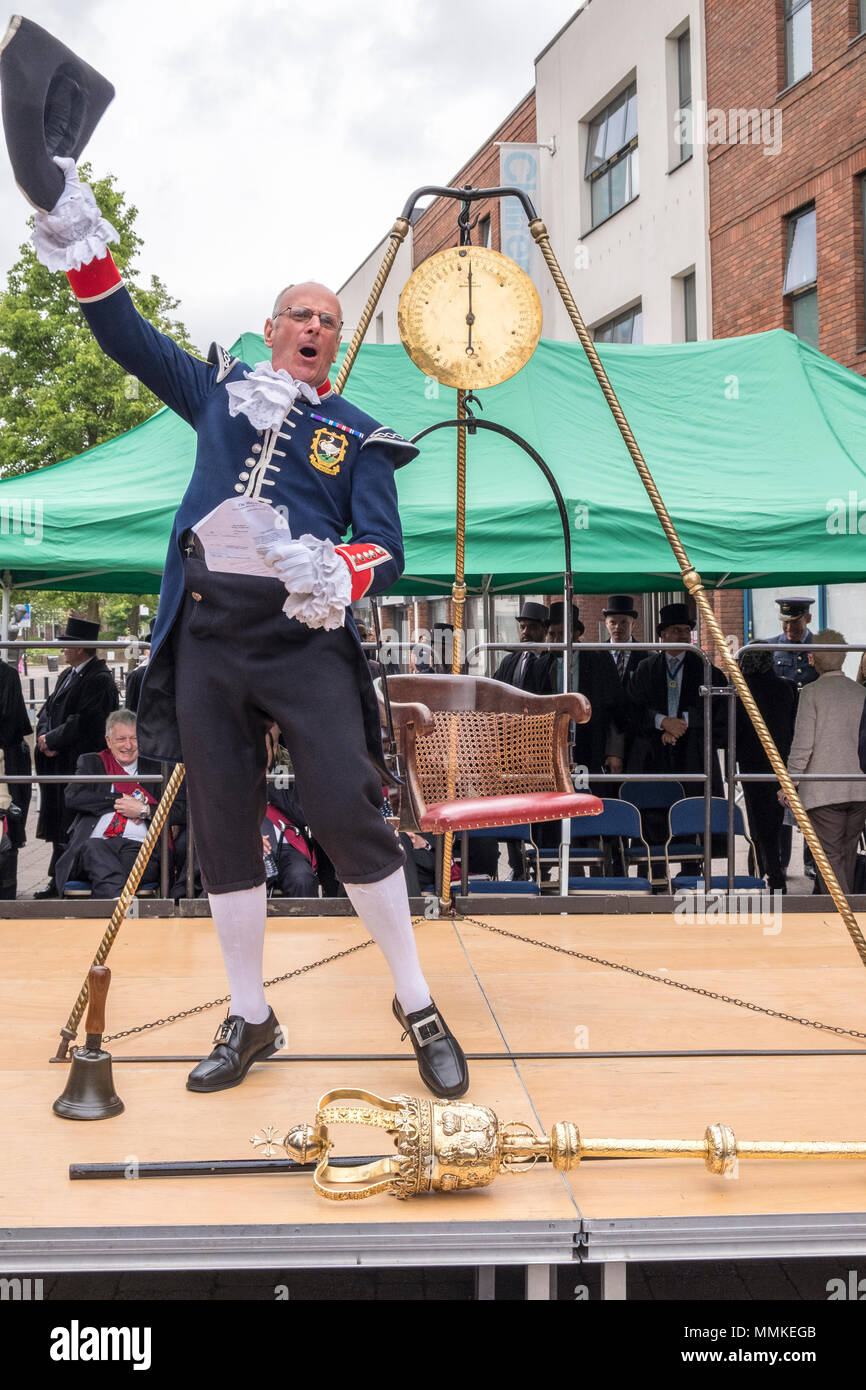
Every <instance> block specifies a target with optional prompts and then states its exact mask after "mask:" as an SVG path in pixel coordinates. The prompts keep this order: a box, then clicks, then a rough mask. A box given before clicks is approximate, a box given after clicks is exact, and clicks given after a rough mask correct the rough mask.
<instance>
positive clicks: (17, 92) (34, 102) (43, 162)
mask: <svg viewBox="0 0 866 1390" xmlns="http://www.w3.org/2000/svg"><path fill="white" fill-rule="evenodd" d="M0 89H2V97H3V129H4V132H5V134H6V148H7V149H8V151H9V158H10V160H11V162H12V170H13V172H14V174H15V181H16V183H17V184H18V187H19V188H20V189H21V192H22V193H23V194H24V196H25V197H26V198H28V199H29V201H30V202H31V203H32V204H33V206H34V207H36V208H39V209H40V210H41V211H42V212H51V210H52V208H53V207H54V206H55V204H56V203H57V200H58V198H59V197H60V195H61V193H62V192H63V188H64V178H63V173H62V171H61V170H60V169H58V167H57V165H56V164H55V163H54V159H53V156H54V155H65V156H68V157H69V158H71V159H75V160H77V159H78V157H79V155H80V154H81V152H82V150H83V149H84V147H85V145H86V144H87V142H88V140H89V139H90V137H91V135H92V134H93V132H94V130H95V129H96V126H97V124H98V122H99V118H100V116H101V115H102V113H103V112H104V110H105V108H106V107H107V106H108V104H109V102H110V101H111V99H112V97H113V96H114V88H113V87H112V85H111V83H110V82H107V81H106V79H105V78H104V77H102V76H100V74H99V73H98V72H97V71H96V69H95V68H92V67H90V65H89V64H88V63H85V62H83V61H82V59H81V58H78V57H76V55H75V54H74V53H73V52H72V50H71V49H69V48H67V47H66V45H65V44H62V43H61V42H60V40H59V39H56V38H55V37H54V35H53V34H49V33H48V32H47V31H46V30H45V29H42V28H40V26H39V25H38V24H34V23H33V22H32V20H29V19H24V18H23V16H22V15H18V14H16V15H13V16H12V19H11V20H10V23H9V28H8V29H7V30H6V34H5V36H4V38H3V39H2V40H0Z"/></svg>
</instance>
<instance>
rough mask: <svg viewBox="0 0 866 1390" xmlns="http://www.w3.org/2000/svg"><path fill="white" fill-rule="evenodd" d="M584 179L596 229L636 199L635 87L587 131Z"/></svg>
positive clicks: (597, 118)
mask: <svg viewBox="0 0 866 1390" xmlns="http://www.w3.org/2000/svg"><path fill="white" fill-rule="evenodd" d="M585 176H586V178H587V179H588V180H589V185H590V190H591V195H592V225H593V227H597V226H598V224H599V223H600V222H604V221H605V220H606V219H607V218H608V217H612V216H613V214H614V213H615V212H618V211H619V209H620V208H621V207H625V205H626V203H630V202H631V201H632V199H633V198H636V197H637V195H638V192H639V191H640V190H639V186H638V158H637V86H636V84H635V83H634V82H633V83H632V84H631V86H630V87H626V89H625V91H624V92H620V94H619V96H618V97H615V98H614V100H613V101H612V102H611V103H610V104H609V105H608V106H606V107H605V109H604V110H603V111H602V112H601V113H600V114H599V115H598V116H596V117H595V119H594V120H593V121H592V122H591V123H590V127H589V141H588V144H587V149H586V175H585Z"/></svg>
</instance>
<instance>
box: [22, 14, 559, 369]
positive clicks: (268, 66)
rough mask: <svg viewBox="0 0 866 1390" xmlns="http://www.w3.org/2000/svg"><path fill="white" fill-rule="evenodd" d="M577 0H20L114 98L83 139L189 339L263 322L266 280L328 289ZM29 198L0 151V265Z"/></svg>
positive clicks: (473, 144) (483, 126)
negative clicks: (143, 1) (110, 179)
mask: <svg viewBox="0 0 866 1390" xmlns="http://www.w3.org/2000/svg"><path fill="white" fill-rule="evenodd" d="M575 8H577V5H576V3H575V0H535V3H534V4H533V5H532V6H530V7H527V6H525V5H524V4H523V3H520V0H499V3H496V0H468V3H467V0H399V3H396V4H385V3H382V0H351V2H350V0H331V3H329V4H328V5H327V6H320V7H313V6H310V7H308V8H307V9H301V8H300V7H298V6H296V5H294V4H292V5H288V4H286V3H284V0H244V3H243V4H242V5H240V6H239V5H237V4H235V3H234V0H209V3H206V2H205V0H183V4H178V3H171V4H170V3H169V0H150V3H148V4H147V5H146V6H142V5H140V4H139V3H137V2H136V3H133V2H132V0H113V3H108V0H89V2H88V0H79V3H77V4H76V5H75V7H74V10H71V8H70V7H69V6H68V5H66V4H61V3H59V2H57V0H47V3H42V2H41V0H32V3H30V4H29V6H28V16H29V17H30V18H32V19H34V20H35V21H36V22H37V23H39V24H42V25H43V26H44V27H45V28H47V29H49V30H51V31H52V32H53V33H56V34H57V35H58V37H60V38H62V39H63V41H64V42H66V43H68V44H69V46H70V47H71V48H73V49H75V50H76V51H77V52H79V53H81V55H82V56H83V57H85V58H87V60H88V61H90V62H92V63H93V64H94V66H96V67H97V68H99V70H100V71H101V72H103V73H104V74H105V75H106V76H107V77H109V78H110V79H111V81H112V82H113V83H114V84H115V87H116V88H117V96H116V98H115V101H114V102H113V104H112V106H111V107H110V108H109V110H108V112H106V115H105V116H104V118H103V120H102V122H101V124H100V126H99V128H98V129H97V131H96V133H95V135H94V137H93V139H92V141H91V143H90V146H89V147H88V150H87V158H88V159H89V160H90V161H91V163H92V165H93V168H94V171H95V173H96V174H97V175H99V174H102V173H103V172H107V171H111V172H112V173H113V174H115V176H116V177H117V180H118V184H119V186H120V188H121V189H123V190H124V192H125V193H126V195H127V197H128V198H129V199H130V201H132V202H134V203H135V204H136V206H137V207H138V209H139V221H138V230H139V233H140V235H141V236H142V237H143V239H144V248H143V252H142V256H141V265H142V268H143V269H144V271H145V272H147V273H150V272H151V271H152V272H155V273H157V274H159V275H160V276H161V278H162V279H163V280H164V281H165V283H166V285H167V286H168V289H169V291H170V292H171V293H172V294H173V295H175V296H176V297H178V298H179V299H180V300H181V307H180V309H179V311H178V312H179V314H180V315H181V317H183V319H184V321H185V322H186V325H187V328H188V329H189V331H190V333H191V335H192V337H193V339H194V340H195V341H197V342H198V343H199V345H200V346H203V347H206V346H207V343H208V342H209V341H210V340H211V339H212V338H217V339H218V340H220V341H222V342H226V343H228V342H231V341H232V340H233V339H234V338H235V337H236V336H237V335H238V334H239V333H240V332H242V331H243V330H245V329H251V328H252V329H257V328H260V326H261V324H262V322H263V320H264V317H265V315H266V314H267V312H268V308H269V305H270V302H271V300H272V298H273V294H274V292H275V289H276V288H279V286H280V285H282V284H285V283H286V282H287V281H289V280H297V279H302V278H307V277H313V278H316V279H320V280H324V281H325V282H326V283H330V284H334V285H337V284H340V283H341V282H342V281H343V280H344V279H345V278H346V276H347V275H349V274H350V273H351V271H352V270H353V269H354V267H355V266H356V265H358V264H359V263H360V262H361V261H362V260H363V259H364V257H366V256H367V255H368V254H369V252H370V251H371V250H372V249H373V247H374V246H375V245H376V244H377V242H379V241H380V240H381V238H382V237H383V236H384V235H385V234H386V233H387V231H388V229H389V227H390V226H391V223H392V222H393V220H394V217H395V216H396V215H397V214H398V213H399V212H400V210H401V208H402V206H403V204H404V202H405V199H406V197H407V196H408V194H409V193H410V192H411V191H412V190H413V189H414V188H416V187H418V186H420V185H421V184H427V183H443V182H446V181H447V180H448V179H449V178H450V177H451V176H452V175H453V174H454V173H455V171H456V170H457V169H458V168H459V167H460V165H461V164H462V163H463V162H464V160H465V159H467V158H468V157H469V156H470V155H471V154H472V153H473V152H474V151H475V149H476V148H477V147H478V146H479V145H480V144H481V143H482V142H483V141H484V139H485V138H486V137H487V136H489V135H490V134H491V132H492V131H493V130H494V129H495V127H496V126H497V124H498V123H499V122H500V121H501V120H502V118H503V117H504V116H505V115H506V114H507V113H508V111H510V110H511V108H512V107H513V106H514V105H516V104H517V102H518V101H519V100H520V99H521V98H522V97H523V96H524V95H525V93H526V92H527V91H529V89H530V87H531V86H532V83H533V78H534V69H533V59H534V57H535V55H536V54H537V52H538V51H539V50H540V49H541V48H542V47H543V46H544V44H546V43H547V42H548V41H549V40H550V39H551V38H552V37H553V35H554V34H555V33H556V31H557V29H558V28H559V27H560V26H561V25H562V24H563V23H564V22H565V20H566V19H567V18H568V17H569V16H570V14H571V13H573V11H574V10H575ZM27 213H28V209H27V206H26V204H24V203H23V201H22V200H21V198H20V195H19V194H18V192H17V190H16V189H15V188H14V185H13V181H12V177H11V172H9V170H8V164H7V165H5V168H4V167H3V165H2V162H0V268H2V269H4V270H5V269H8V267H9V266H11V264H12V263H13V261H14V260H15V258H16V254H17V247H18V245H19V243H20V242H21V240H22V239H23V236H24V228H25V222H26V217H27Z"/></svg>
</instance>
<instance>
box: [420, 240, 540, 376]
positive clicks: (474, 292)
mask: <svg viewBox="0 0 866 1390" xmlns="http://www.w3.org/2000/svg"><path fill="white" fill-rule="evenodd" d="M397 321H398V324H399V327H400V337H401V339H402V341H403V346H404V347H405V349H406V351H407V352H408V354H409V356H410V357H411V358H412V361H413V362H414V363H415V365H416V367H419V368H420V369H421V371H422V372H424V374H425V375H426V376H432V377H435V379H436V380H437V381H439V382H441V383H442V385H443V386H456V387H458V388H459V389H463V390H467V391H472V390H477V389H479V388H480V387H483V386H495V385H497V383H498V382H500V381H507V380H508V378H509V377H510V376H514V374H515V372H519V371H520V369H521V367H523V366H525V364H526V363H527V362H528V361H529V359H530V357H531V356H532V354H533V352H534V351H535V348H536V345H537V343H538V340H539V338H540V337H541V301H540V299H539V298H538V293H537V291H536V289H535V286H534V285H533V283H532V281H531V280H530V278H529V276H528V275H527V274H526V273H525V271H523V270H521V268H520V266H519V265H517V264H516V263H515V262H514V261H512V260H510V259H509V258H508V256H503V255H501V254H500V253H499V252H498V251H490V250H488V249H487V248H486V247H484V246H452V247H450V248H449V249H448V250H447V251H439V252H438V253H437V254H436V255H435V256H430V257H428V259H427V260H426V261H422V263H421V265H419V267H418V269H417V270H416V271H415V272H414V273H413V274H412V276H411V277H410V279H409V280H408V281H407V282H406V286H405V288H404V290H403V293H402V294H401V296H400V304H399V308H398V311H397Z"/></svg>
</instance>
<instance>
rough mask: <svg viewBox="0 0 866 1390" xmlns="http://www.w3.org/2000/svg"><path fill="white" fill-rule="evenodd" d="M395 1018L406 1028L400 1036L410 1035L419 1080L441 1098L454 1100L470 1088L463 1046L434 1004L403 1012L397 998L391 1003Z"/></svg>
mask: <svg viewBox="0 0 866 1390" xmlns="http://www.w3.org/2000/svg"><path fill="white" fill-rule="evenodd" d="M392 1008H393V1010H394V1017H395V1018H396V1020H397V1022H398V1023H399V1024H400V1025H401V1027H402V1028H403V1029H405V1031H404V1033H403V1037H404V1038H406V1037H408V1038H411V1040H412V1046H413V1048H414V1049H415V1056H416V1057H417V1059H418V1070H419V1072H420V1073H421V1080H422V1081H423V1082H424V1085H425V1086H426V1087H427V1089H428V1091H432V1092H433V1094H434V1096H440V1097H441V1098H442V1100H456V1099H457V1097H458V1096H462V1095H465V1094H466V1092H467V1091H468V1090H469V1068H468V1067H467V1065H466V1058H465V1057H464V1056H463V1049H462V1047H461V1046H460V1044H459V1042H458V1041H457V1039H456V1038H455V1037H454V1034H453V1033H452V1032H451V1030H450V1028H449V1027H448V1025H447V1023H446V1022H445V1020H444V1019H443V1017H442V1015H441V1014H440V1013H439V1010H438V1009H437V1008H436V1005H435V1004H433V1003H430V1004H428V1005H427V1007H426V1008H425V1009H416V1011H415V1013H412V1014H404V1012H403V1010H402V1009H401V1008H400V1004H399V1001H398V1000H397V999H395V1000H394V1003H393V1005H392Z"/></svg>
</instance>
